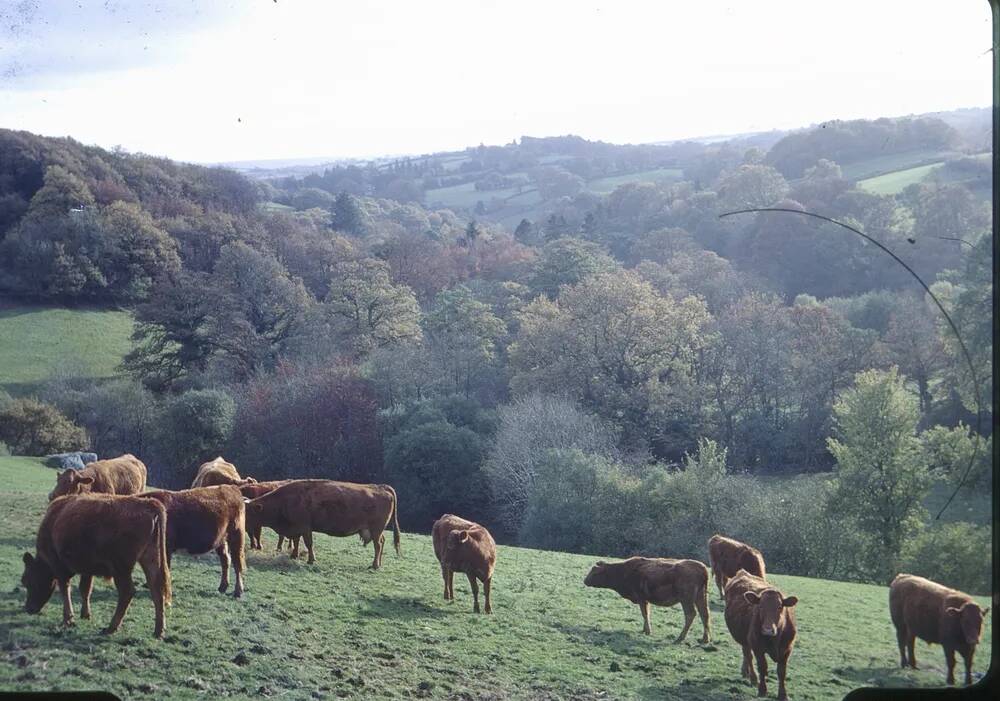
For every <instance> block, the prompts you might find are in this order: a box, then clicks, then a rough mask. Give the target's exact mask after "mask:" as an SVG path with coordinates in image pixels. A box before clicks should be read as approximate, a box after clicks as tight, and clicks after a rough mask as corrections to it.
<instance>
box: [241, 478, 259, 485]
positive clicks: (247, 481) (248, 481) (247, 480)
mask: <svg viewBox="0 0 1000 701" xmlns="http://www.w3.org/2000/svg"><path fill="white" fill-rule="evenodd" d="M240 484H257V480H255V479H254V478H253V477H244V478H243V479H241V480H240Z"/></svg>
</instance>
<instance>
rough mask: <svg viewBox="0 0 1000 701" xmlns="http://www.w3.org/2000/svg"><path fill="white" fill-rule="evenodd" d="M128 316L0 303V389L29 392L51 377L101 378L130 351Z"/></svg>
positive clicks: (96, 311)
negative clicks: (34, 386) (25, 390)
mask: <svg viewBox="0 0 1000 701" xmlns="http://www.w3.org/2000/svg"><path fill="white" fill-rule="evenodd" d="M131 333H132V316H131V315H130V314H129V313H128V312H119V311H102V310H92V309H64V308H59V307H44V306H19V305H0V388H4V389H7V390H8V391H10V392H11V393H18V392H19V390H23V389H26V388H30V387H31V386H33V385H35V384H37V383H38V382H41V381H43V380H45V379H47V378H48V377H50V376H51V375H52V374H53V373H55V372H59V373H61V374H66V375H69V376H73V377H89V378H104V377H110V376H112V375H113V374H114V372H115V367H116V366H117V365H118V364H119V363H120V362H121V359H122V357H124V355H125V354H126V353H127V352H128V351H129V349H130V348H131V341H130V340H129V335H130V334H131Z"/></svg>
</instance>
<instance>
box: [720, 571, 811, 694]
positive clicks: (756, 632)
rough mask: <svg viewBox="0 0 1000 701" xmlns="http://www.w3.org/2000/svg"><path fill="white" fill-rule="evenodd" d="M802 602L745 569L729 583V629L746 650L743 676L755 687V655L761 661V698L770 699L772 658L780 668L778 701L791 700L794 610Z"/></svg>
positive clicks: (758, 664)
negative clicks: (787, 681) (787, 677)
mask: <svg viewBox="0 0 1000 701" xmlns="http://www.w3.org/2000/svg"><path fill="white" fill-rule="evenodd" d="M798 601H799V600H798V599H797V598H796V597H794V596H785V595H784V594H782V593H781V592H780V591H778V590H777V589H775V588H774V587H772V586H771V585H770V584H768V583H767V582H766V581H765V580H764V579H763V578H761V577H756V576H754V575H752V574H750V573H749V572H747V571H746V570H743V569H741V570H740V571H739V572H737V573H736V575H735V576H734V577H733V578H731V579H730V580H729V582H728V584H726V626H727V627H728V628H729V632H730V633H732V635H733V639H734V640H735V641H736V642H737V643H739V645H740V646H741V647H742V648H743V666H742V668H741V673H742V675H743V676H744V677H746V678H749V680H750V684H751V685H753V684H758V680H757V675H756V674H754V669H753V664H752V662H751V660H750V655H751V653H752V654H753V657H754V658H755V659H756V660H757V670H758V671H759V672H760V683H759V684H758V686H757V695H758V696H767V656H770V658H771V659H772V660H774V661H775V662H776V663H777V665H778V699H779V701H782V700H784V699H787V698H788V692H787V691H786V690H785V673H786V671H787V669H788V658H789V657H790V656H791V654H792V645H794V644H795V615H794V613H793V611H792V609H793V607H794V606H795V604H797V603H798Z"/></svg>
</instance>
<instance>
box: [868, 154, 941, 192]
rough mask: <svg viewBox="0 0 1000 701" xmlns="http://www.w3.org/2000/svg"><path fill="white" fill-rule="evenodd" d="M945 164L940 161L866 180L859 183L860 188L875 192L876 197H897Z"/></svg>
mask: <svg viewBox="0 0 1000 701" xmlns="http://www.w3.org/2000/svg"><path fill="white" fill-rule="evenodd" d="M943 164H944V161H939V162H937V163H928V164H927V165H923V166H917V167H916V168H905V169H903V170H896V171H893V172H892V173H886V174H885V175H878V176H876V177H874V178H865V179H864V180H860V181H858V187H860V188H861V189H863V190H868V191H869V192H873V193H875V194H876V195H895V194H896V193H897V192H902V191H903V189H904V188H906V187H908V186H910V185H913V184H914V183H919V182H920V181H921V180H923V179H924V178H926V177H927V175H928V174H929V173H930V172H931V171H933V170H936V169H938V168H940V167H941V166H942V165H943Z"/></svg>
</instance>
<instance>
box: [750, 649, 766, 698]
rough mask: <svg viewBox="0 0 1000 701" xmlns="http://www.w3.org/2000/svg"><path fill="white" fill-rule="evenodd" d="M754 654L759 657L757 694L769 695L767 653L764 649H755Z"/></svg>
mask: <svg viewBox="0 0 1000 701" xmlns="http://www.w3.org/2000/svg"><path fill="white" fill-rule="evenodd" d="M753 656H754V657H756V658H757V674H758V676H759V680H758V682H757V696H767V654H766V653H765V652H764V651H763V650H760V651H757V650H754V651H753Z"/></svg>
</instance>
